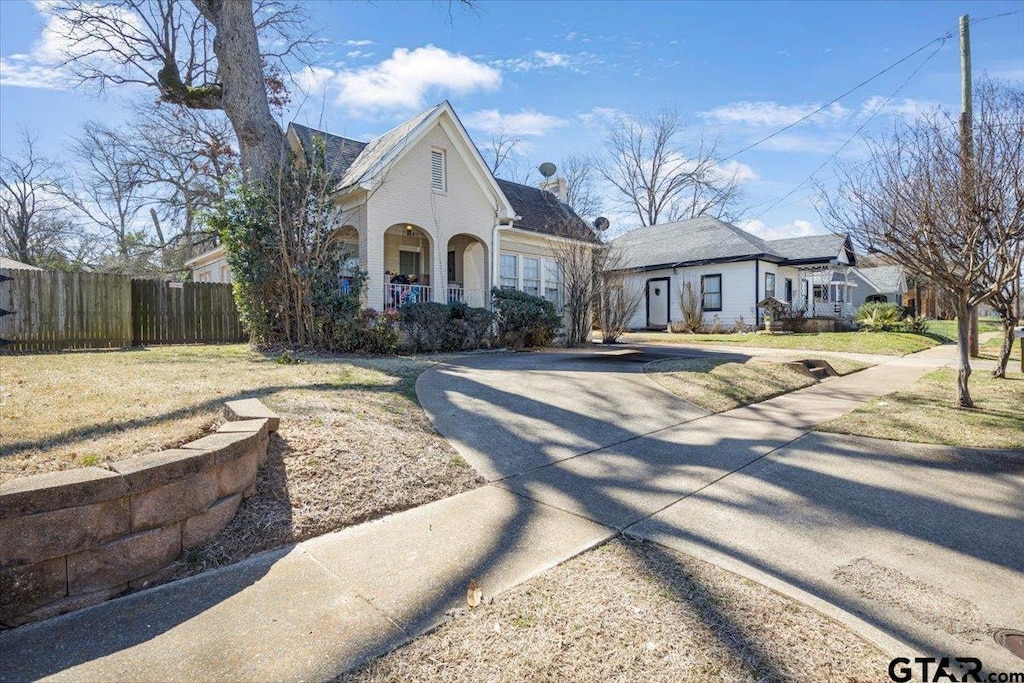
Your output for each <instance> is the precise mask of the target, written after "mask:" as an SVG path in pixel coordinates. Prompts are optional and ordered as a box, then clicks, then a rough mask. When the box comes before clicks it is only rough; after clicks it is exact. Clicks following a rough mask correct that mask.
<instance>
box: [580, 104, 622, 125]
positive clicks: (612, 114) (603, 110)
mask: <svg viewBox="0 0 1024 683" xmlns="http://www.w3.org/2000/svg"><path fill="white" fill-rule="evenodd" d="M622 115H623V113H622V111H621V110H620V109H615V108H614V107H594V108H593V109H591V110H590V111H584V112H580V113H578V114H576V118H578V119H579V120H580V121H581V122H582V123H583V125H584V126H605V125H607V124H609V123H611V122H612V121H614V120H615V119H617V118H619V117H620V116H622Z"/></svg>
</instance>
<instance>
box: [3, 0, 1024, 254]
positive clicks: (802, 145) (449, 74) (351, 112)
mask: <svg viewBox="0 0 1024 683" xmlns="http://www.w3.org/2000/svg"><path fill="white" fill-rule="evenodd" d="M308 9H309V11H310V14H311V15H312V19H313V22H314V25H315V26H318V27H322V28H321V32H320V37H321V38H322V39H323V40H324V44H323V45H322V47H321V48H320V49H319V51H318V52H317V53H316V54H315V55H314V58H313V60H312V61H313V67H314V68H313V69H310V70H307V71H304V72H299V73H297V74H296V80H297V83H298V84H299V86H301V88H305V90H306V91H307V92H306V94H303V93H302V92H300V90H301V88H300V87H298V86H296V88H295V99H296V102H297V104H300V105H301V106H300V107H296V108H295V109H294V110H293V111H291V112H289V113H288V117H289V118H295V119H297V120H299V121H302V122H304V123H308V124H310V125H314V126H320V127H323V128H325V129H326V130H329V131H331V132H335V133H339V134H346V135H349V136H352V137H356V138H361V139H367V138H369V137H371V136H373V135H376V134H379V133H381V132H383V131H385V130H387V129H388V128H390V127H392V126H393V125H395V124H397V123H398V122H400V121H402V120H404V119H405V118H408V117H409V116H411V115H413V114H414V113H416V111H417V110H419V109H422V108H425V107H427V106H430V105H431V104H433V103H435V102H437V101H440V100H441V99H445V98H447V99H450V100H451V101H452V103H453V105H454V106H455V108H456V111H457V112H458V113H459V115H460V116H461V118H462V119H463V121H464V123H466V124H467V127H468V128H469V129H470V133H471V134H472V135H473V136H474V138H475V139H476V140H477V142H478V144H481V145H484V144H485V143H486V142H487V140H488V139H489V138H490V136H491V134H492V132H493V130H495V128H496V127H498V126H504V128H505V129H506V130H508V131H510V132H513V133H516V134H518V135H519V137H521V139H523V140H524V142H525V145H524V150H523V159H522V161H521V166H522V168H526V167H535V166H536V165H537V164H538V163H540V162H541V161H546V160H553V161H555V162H557V161H558V160H559V159H560V158H562V156H564V155H566V154H571V153H587V152H593V151H596V150H597V149H598V147H599V145H600V141H601V136H602V133H603V126H604V125H605V122H606V121H607V120H608V118H609V117H611V116H614V115H615V114H616V113H625V114H642V113H644V112H648V111H652V110H655V109H657V108H659V107H662V106H670V107H675V108H676V109H677V110H678V111H679V112H680V113H681V114H683V115H684V116H685V117H686V119H687V120H688V121H689V122H690V123H691V124H692V127H693V129H694V130H697V129H704V130H706V131H708V132H710V133H711V134H714V135H718V136H720V138H721V143H720V151H721V152H722V153H723V154H731V153H733V152H736V151H738V150H741V149H743V148H744V147H746V146H747V145H749V144H750V143H752V142H754V141H756V140H759V139H760V138H762V137H764V136H765V135H767V134H769V133H771V132H774V131H776V130H778V129H779V128H780V127H782V126H784V125H786V124H788V123H791V122H792V121H794V120H795V119H797V118H799V117H800V116H802V115H804V114H806V113H808V112H809V111H812V110H813V109H815V108H816V107H817V106H820V105H821V104H823V103H825V102H828V101H829V100H831V99H833V98H834V97H836V96H838V95H840V94H842V93H843V92H845V91H847V90H849V89H850V88H852V87H853V86H855V85H856V84H858V83H859V82H861V81H863V80H864V79H866V78H868V77H870V76H872V75H874V74H875V73H877V72H878V71H880V70H882V69H884V68H886V67H887V66H889V65H891V64H893V63H894V62H896V61H897V60H898V59H900V58H902V57H904V56H905V55H907V54H908V53H910V52H912V51H913V50H915V49H917V48H919V47H921V46H922V45H924V44H926V43H928V42H929V41H931V40H933V39H935V38H937V37H939V36H941V35H943V34H945V33H947V32H949V31H953V30H955V29H956V26H957V19H958V16H959V15H961V14H964V13H969V14H970V15H971V17H972V18H975V19H980V18H984V17H990V16H994V15H1000V14H1005V13H1015V14H1012V15H1011V16H1004V17H999V18H994V19H991V20H988V21H982V22H978V23H976V24H975V25H973V26H972V29H971V31H972V34H971V38H972V47H973V60H974V71H975V75H980V74H981V73H982V72H985V71H987V72H988V73H990V74H992V75H994V76H997V77H1000V78H1004V79H1010V80H1013V81H1016V82H1018V83H1020V82H1022V81H1024V13H1022V10H1024V2H1020V1H1016V2H983V1H976V2H925V1H921V2H850V3H845V2H792V3H790V2H780V3H769V2H714V3H703V2H687V3H672V2H652V3H643V2H629V3H625V2H514V3H513V2H481V3H479V5H478V6H477V8H476V9H475V10H469V11H467V10H463V9H461V8H454V9H453V11H452V13H451V17H450V18H449V14H448V11H447V9H446V7H445V6H444V5H443V4H437V3H432V2H403V3H388V2H377V3H374V4H370V3H361V2H360V3H355V2H331V3H328V2H318V3H311V4H310V5H309V7H308ZM44 26H45V17H44V16H43V15H42V14H41V13H40V12H39V11H38V10H37V9H36V7H35V6H34V5H32V4H29V3H18V2H0V146H2V148H3V152H4V154H5V155H6V154H10V153H13V152H14V151H16V148H17V134H18V130H19V128H21V127H26V126H27V127H29V128H30V129H33V130H35V131H37V132H38V133H39V135H40V142H41V145H42V147H43V149H44V150H45V151H46V152H47V153H49V154H51V155H54V156H58V155H59V154H60V152H61V150H62V149H64V148H66V146H67V142H68V139H69V137H70V136H72V135H74V134H75V132H76V131H77V130H78V128H79V127H80V126H81V124H82V122H84V121H85V120H87V119H89V118H97V119H102V120H108V121H115V122H116V121H118V120H120V119H121V118H122V117H123V113H122V110H121V108H122V106H123V104H124V102H125V100H127V99H128V98H130V97H132V96H137V95H138V93H130V92H128V91H126V90H123V89H121V90H110V91H108V93H107V95H106V96H104V97H98V96H96V95H95V94H93V93H90V92H88V91H84V90H76V89H73V88H70V87H69V86H68V85H67V83H66V79H64V78H63V77H62V76H61V75H60V73H59V71H58V70H55V69H54V68H53V67H52V65H51V64H50V63H49V60H52V56H51V55H50V53H51V52H52V46H51V45H49V44H48V42H47V40H46V39H45V34H44V31H43V29H44ZM936 47H938V50H937V51H935V48H936ZM933 53H934V54H933ZM918 69H919V70H918ZM915 70H918V71H917V73H916V74H915V75H913V76H912V77H911V74H912V73H913V72H914V71H915ZM908 78H909V80H907V79H908ZM904 83H905V84H904ZM959 87H960V85H959V51H958V41H957V39H956V38H955V37H954V38H952V39H950V40H948V41H946V43H945V44H944V45H942V46H941V47H939V46H938V45H935V46H932V47H931V48H929V49H927V50H925V51H923V52H921V53H919V54H918V55H917V56H916V57H914V58H912V59H910V60H908V61H907V62H905V63H904V64H902V65H900V66H898V67H896V68H894V69H893V70H892V71H890V72H889V73H887V74H885V75H884V76H882V77H880V78H878V79H877V80H874V81H873V82H871V83H870V84H868V85H866V86H864V87H863V88H860V89H859V90H857V91H856V92H854V93H852V94H850V95H849V96H847V97H845V98H844V99H842V100H841V101H840V102H838V103H837V104H835V105H833V106H831V107H830V108H828V109H826V110H825V111H824V112H822V114H820V115H818V116H816V117H814V118H812V119H810V120H808V121H806V122H804V123H802V124H800V125H798V126H796V127H795V128H793V129H791V130H789V131H787V132H785V133H783V134H781V135H779V136H777V137H775V138H773V139H772V140H770V141H769V142H766V143H764V144H761V145H759V146H757V147H755V148H754V149H751V150H749V151H747V152H744V153H742V154H740V155H738V156H736V157H734V158H733V159H732V160H731V162H730V163H731V166H730V169H731V170H733V171H737V170H738V171H739V172H740V173H741V174H743V175H744V176H745V177H748V178H749V181H748V183H747V186H746V187H747V189H746V202H745V203H746V204H747V206H748V207H749V208H748V211H747V215H746V216H745V219H746V221H747V222H745V223H742V224H743V225H745V226H746V227H748V228H750V229H752V230H754V231H755V232H758V233H760V234H763V235H765V236H768V237H778V236H788V235H795V234H804V233H808V232H820V231H821V230H822V228H821V226H820V220H819V218H818V216H817V214H816V212H815V210H814V208H813V206H812V199H813V195H814V191H813V188H812V187H811V186H810V184H809V183H808V184H806V185H804V186H803V187H799V185H800V183H801V182H804V181H805V180H806V179H807V178H808V177H809V176H810V175H811V174H812V173H814V172H815V171H816V169H818V167H819V166H821V165H822V164H823V163H825V162H826V161H828V160H829V158H830V157H831V156H832V155H836V158H838V159H855V158H856V156H857V154H858V152H859V146H858V145H857V144H856V142H853V143H850V144H847V145H846V147H845V148H843V149H842V150H840V148H841V147H842V145H843V144H844V143H846V141H847V140H849V139H850V138H851V136H853V135H854V133H855V131H856V130H857V128H858V127H860V126H862V125H865V121H866V120H867V119H868V117H869V116H870V115H871V114H872V113H873V112H875V110H877V109H878V107H879V105H880V104H881V103H882V102H884V101H885V100H886V98H889V97H892V99H891V101H889V103H888V105H887V106H886V107H885V108H884V109H882V110H881V111H879V112H878V113H877V114H875V115H874V116H873V118H871V119H870V120H868V121H867V123H866V125H865V131H872V130H878V129H879V128H882V127H884V126H885V125H887V124H888V123H890V122H891V115H892V114H893V113H897V112H904V113H912V112H914V111H916V110H918V109H920V108H921V107H929V106H934V105H943V106H947V107H951V108H955V107H957V106H958V102H959ZM894 93H895V95H894ZM740 165H741V166H740ZM830 169H831V164H828V165H826V167H825V168H824V169H822V170H821V171H819V172H818V173H817V175H816V176H815V177H816V179H818V180H821V181H822V182H824V183H825V184H828V182H829V179H830V176H831V170H830ZM608 213H609V214H610V215H612V216H613V217H614V220H615V221H616V222H617V223H618V225H619V226H620V227H626V226H628V224H629V222H630V219H629V218H628V217H627V216H625V215H622V214H619V213H616V212H615V211H613V210H611V209H609V211H608Z"/></svg>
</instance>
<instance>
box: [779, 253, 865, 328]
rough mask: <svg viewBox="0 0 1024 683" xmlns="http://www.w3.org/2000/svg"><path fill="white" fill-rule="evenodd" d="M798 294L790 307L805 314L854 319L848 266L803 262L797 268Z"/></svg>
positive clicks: (814, 316)
mask: <svg viewBox="0 0 1024 683" xmlns="http://www.w3.org/2000/svg"><path fill="white" fill-rule="evenodd" d="M797 271H798V277H799V281H798V285H797V287H798V291H799V292H800V296H798V297H797V298H796V300H795V301H794V302H793V310H794V311H797V312H800V313H803V315H804V316H806V317H808V318H831V319H834V320H853V313H854V307H853V303H852V301H853V288H854V287H856V285H855V284H854V283H853V282H850V278H849V271H850V268H849V266H846V265H844V264H830V265H827V266H805V267H800V268H797Z"/></svg>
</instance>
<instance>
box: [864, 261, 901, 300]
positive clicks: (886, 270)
mask: <svg viewBox="0 0 1024 683" xmlns="http://www.w3.org/2000/svg"><path fill="white" fill-rule="evenodd" d="M857 272H858V273H860V274H861V275H862V276H863V277H864V279H865V280H866V281H867V283H868V284H869V285H871V286H873V287H874V288H875V289H876V290H878V292H879V293H880V294H882V293H888V292H898V291H900V289H901V287H900V285H901V284H902V283H903V266H877V267H875V268H858V269H857Z"/></svg>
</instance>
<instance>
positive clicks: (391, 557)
mask: <svg viewBox="0 0 1024 683" xmlns="http://www.w3.org/2000/svg"><path fill="white" fill-rule="evenodd" d="M951 357H952V347H937V348H935V349H930V350H929V351H925V352H922V353H920V354H915V355H914V356H909V357H904V358H899V359H892V360H889V361H887V362H886V363H884V364H883V365H880V366H876V367H874V368H870V369H868V370H864V371H862V372H859V373H856V374H854V375H850V376H847V377H843V378H837V379H834V380H830V381H829V382H827V383H823V384H820V385H815V386H813V387H810V388H808V389H804V390H801V391H798V392H794V393H792V394H788V395H786V396H781V397H779V398H776V399H772V400H770V401H766V402H764V403H760V404H756V405H753V406H748V407H746V408H740V409H737V410H734V411H730V412H728V413H723V414H719V415H710V416H706V417H696V418H694V417H693V415H692V414H691V415H687V416H686V419H685V420H680V423H679V424H676V425H674V426H669V427H667V428H666V427H661V428H658V429H656V430H655V431H654V432H652V433H650V434H646V435H641V436H627V437H623V438H621V440H620V441H619V442H617V443H611V444H605V445H604V446H603V447H602V448H600V449H598V450H597V451H594V450H593V449H591V448H586V447H580V448H577V450H576V455H568V456H567V457H566V458H564V459H562V460H560V461H559V462H557V463H555V464H549V465H544V466H541V467H540V468H536V469H533V470H530V471H527V472H521V473H519V475H518V476H514V477H510V478H506V479H504V480H503V481H501V482H500V483H498V484H490V485H487V486H484V487H482V488H480V489H477V490H474V491H470V492H467V493H464V494H461V495H458V496H454V497H452V498H448V499H445V500H441V501H437V502H435V503H432V504H429V505H426V506H423V507H420V508H416V509H413V510H409V511H406V512H403V513H399V514H396V515H392V516H390V517H386V518H383V519H380V520H377V521H374V522H369V523H367V524H363V525H360V526H357V527H353V528H349V529H346V530H343V531H340V532H336V533H333V534H328V535H325V536H322V537H319V538H316V539H312V540H309V541H306V542H303V543H300V544H298V545H296V546H293V547H291V548H285V549H281V550H278V551H273V552H270V553H267V554H264V555H261V556H259V557H256V558H252V559H250V560H248V561H245V562H242V563H239V564H237V565H233V566H230V567H225V568H223V569H220V570H217V571H214V572H209V573H206V574H202V575H199V576H196V577H193V578H190V579H186V580H183V581H179V582H175V583H171V584H167V585H164V586H160V587H157V588H155V589H151V590H147V591H143V592H140V593H136V594H133V595H129V596H126V597H124V598H120V599H117V600H114V601H111V602H107V603H103V604H101V605H97V606H95V607H92V608H89V609H86V610H82V611H80V612H76V613H72V614H69V615H65V616H63V617H59V618H56V619H52V620H49V621H45V622H41V623H37V624H33V625H29V626H26V627H22V628H19V629H15V630H13V631H8V632H5V633H2V634H0V653H2V664H0V680H2V681H13V680H22V679H36V678H45V677H50V678H52V679H54V680H76V681H81V680H90V681H92V680H105V681H117V680H124V681H185V680H204V681H240V680H275V681H290V680H321V679H326V678H330V677H332V676H335V675H337V674H338V673H340V672H342V671H345V670H347V669H350V668H352V667H353V666H356V665H358V664H359V663H360V662H362V661H365V660H366V659H367V658H370V657H373V656H377V655H379V654H382V653H384V652H386V651H388V650H390V649H392V648H394V647H396V646H398V645H400V644H401V643H403V642H406V641H408V640H410V639H412V638H414V637H416V636H417V635H419V634H421V633H423V632H424V631H426V630H428V629H430V628H431V627H433V626H434V625H436V624H438V623H440V622H441V621H443V620H444V618H445V613H446V612H447V611H448V610H450V609H453V608H458V607H462V606H465V590H466V585H467V583H468V581H469V579H470V578H476V579H477V580H478V581H479V583H480V584H481V586H482V588H483V591H484V594H485V598H486V597H490V596H494V595H496V594H498V593H500V592H502V591H503V590H506V589H508V588H510V587H512V586H515V585H517V584H519V583H521V582H523V581H526V580H528V579H529V578H531V577H533V576H535V575H537V574H539V573H541V572H543V571H545V570H546V569H548V568H550V567H552V566H554V565H556V564H558V563H560V562H563V561H565V560H567V559H569V558H570V557H573V556H574V555H576V554H578V553H581V552H583V551H585V550H587V549H589V548H592V547H594V546H596V545H599V544H600V543H603V542H604V541H606V540H608V539H610V538H612V537H614V536H615V535H616V534H617V533H618V531H617V530H618V529H621V528H623V527H625V526H629V525H633V524H636V523H638V522H641V521H642V520H645V519H647V518H649V517H651V516H652V515H654V514H656V513H657V512H659V511H661V510H665V509H666V508H668V507H669V506H671V505H673V504H674V503H676V502H678V501H680V500H682V499H685V498H687V497H689V496H691V495H693V494H694V493H696V492H698V491H700V490H702V489H704V488H706V487H707V486H709V485H710V484H712V483H714V482H716V481H718V480H720V479H722V478H723V477H726V476H727V475H729V474H730V473H732V472H734V471H736V470H737V469H740V468H743V467H745V466H746V465H748V464H750V463H752V462H755V461H757V460H759V459H761V458H763V457H764V456H765V455H766V454H768V453H770V452H772V451H775V450H777V449H778V448H780V447H781V446H784V445H786V444H790V443H792V442H793V441H794V440H796V439H799V438H800V437H802V436H803V435H804V434H805V433H806V432H807V430H808V429H809V428H810V427H811V426H813V425H814V424H816V423H817V422H820V421H822V420H826V419H830V418H832V417H837V416H839V415H842V414H844V413H846V412H848V411H849V410H852V409H853V408H855V407H856V406H858V405H860V404H861V403H863V402H864V401H867V400H869V399H870V398H872V397H874V396H877V395H880V394H884V393H888V392H891V391H893V390H895V389H898V388H899V387H901V386H904V385H906V384H908V383H910V382H913V381H914V380H915V379H917V378H918V377H920V376H921V375H923V374H925V373H926V372H928V371H930V370H931V369H933V368H935V367H939V366H942V365H944V364H946V363H947V362H949V360H950V359H951ZM491 359H492V360H488V359H485V360H484V361H479V362H482V363H484V362H485V363H495V364H500V363H501V362H502V361H501V358H500V357H497V356H494V357H491ZM447 367H449V368H451V366H447ZM552 367H554V368H556V369H553V370H552V371H551V374H550V377H546V378H545V381H547V382H557V381H559V378H560V377H561V376H562V375H561V374H559V371H558V370H557V366H552ZM454 370H455V371H457V370H458V368H455V369H454ZM431 372H432V373H436V374H435V376H433V377H431V378H428V379H429V380H430V381H437V382H440V383H442V384H443V382H444V381H445V377H444V371H443V370H441V371H431ZM563 374H564V373H563ZM604 381H605V382H613V381H614V377H608V378H605V379H604ZM603 390H607V387H603ZM550 391H551V392H552V393H558V389H557V386H556V385H555V384H551V385H550ZM509 400H510V401H511V400H513V399H509ZM513 402H514V401H513ZM505 408H506V409H508V410H515V409H516V408H517V406H516V405H508V406H505ZM464 417H465V418H466V420H463V427H464V428H465V429H467V430H469V432H470V433H472V432H473V430H474V429H479V428H483V427H487V426H488V425H486V424H478V425H472V424H468V422H469V421H471V419H472V416H470V415H467V416H464ZM442 431H443V432H444V433H445V435H446V436H449V437H450V438H451V437H452V435H450V434H448V433H447V431H445V430H444V429H442ZM617 438H618V437H617ZM453 442H455V443H458V442H459V440H458V439H453ZM523 444H524V445H523V447H529V448H533V447H535V444H534V443H533V442H531V441H529V440H526V441H524V442H523ZM561 445H562V446H563V447H564V446H566V444H561ZM570 450H571V449H570ZM566 452H569V451H566ZM584 454H585V455H584ZM581 456H582V457H581ZM611 465H614V466H611Z"/></svg>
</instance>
